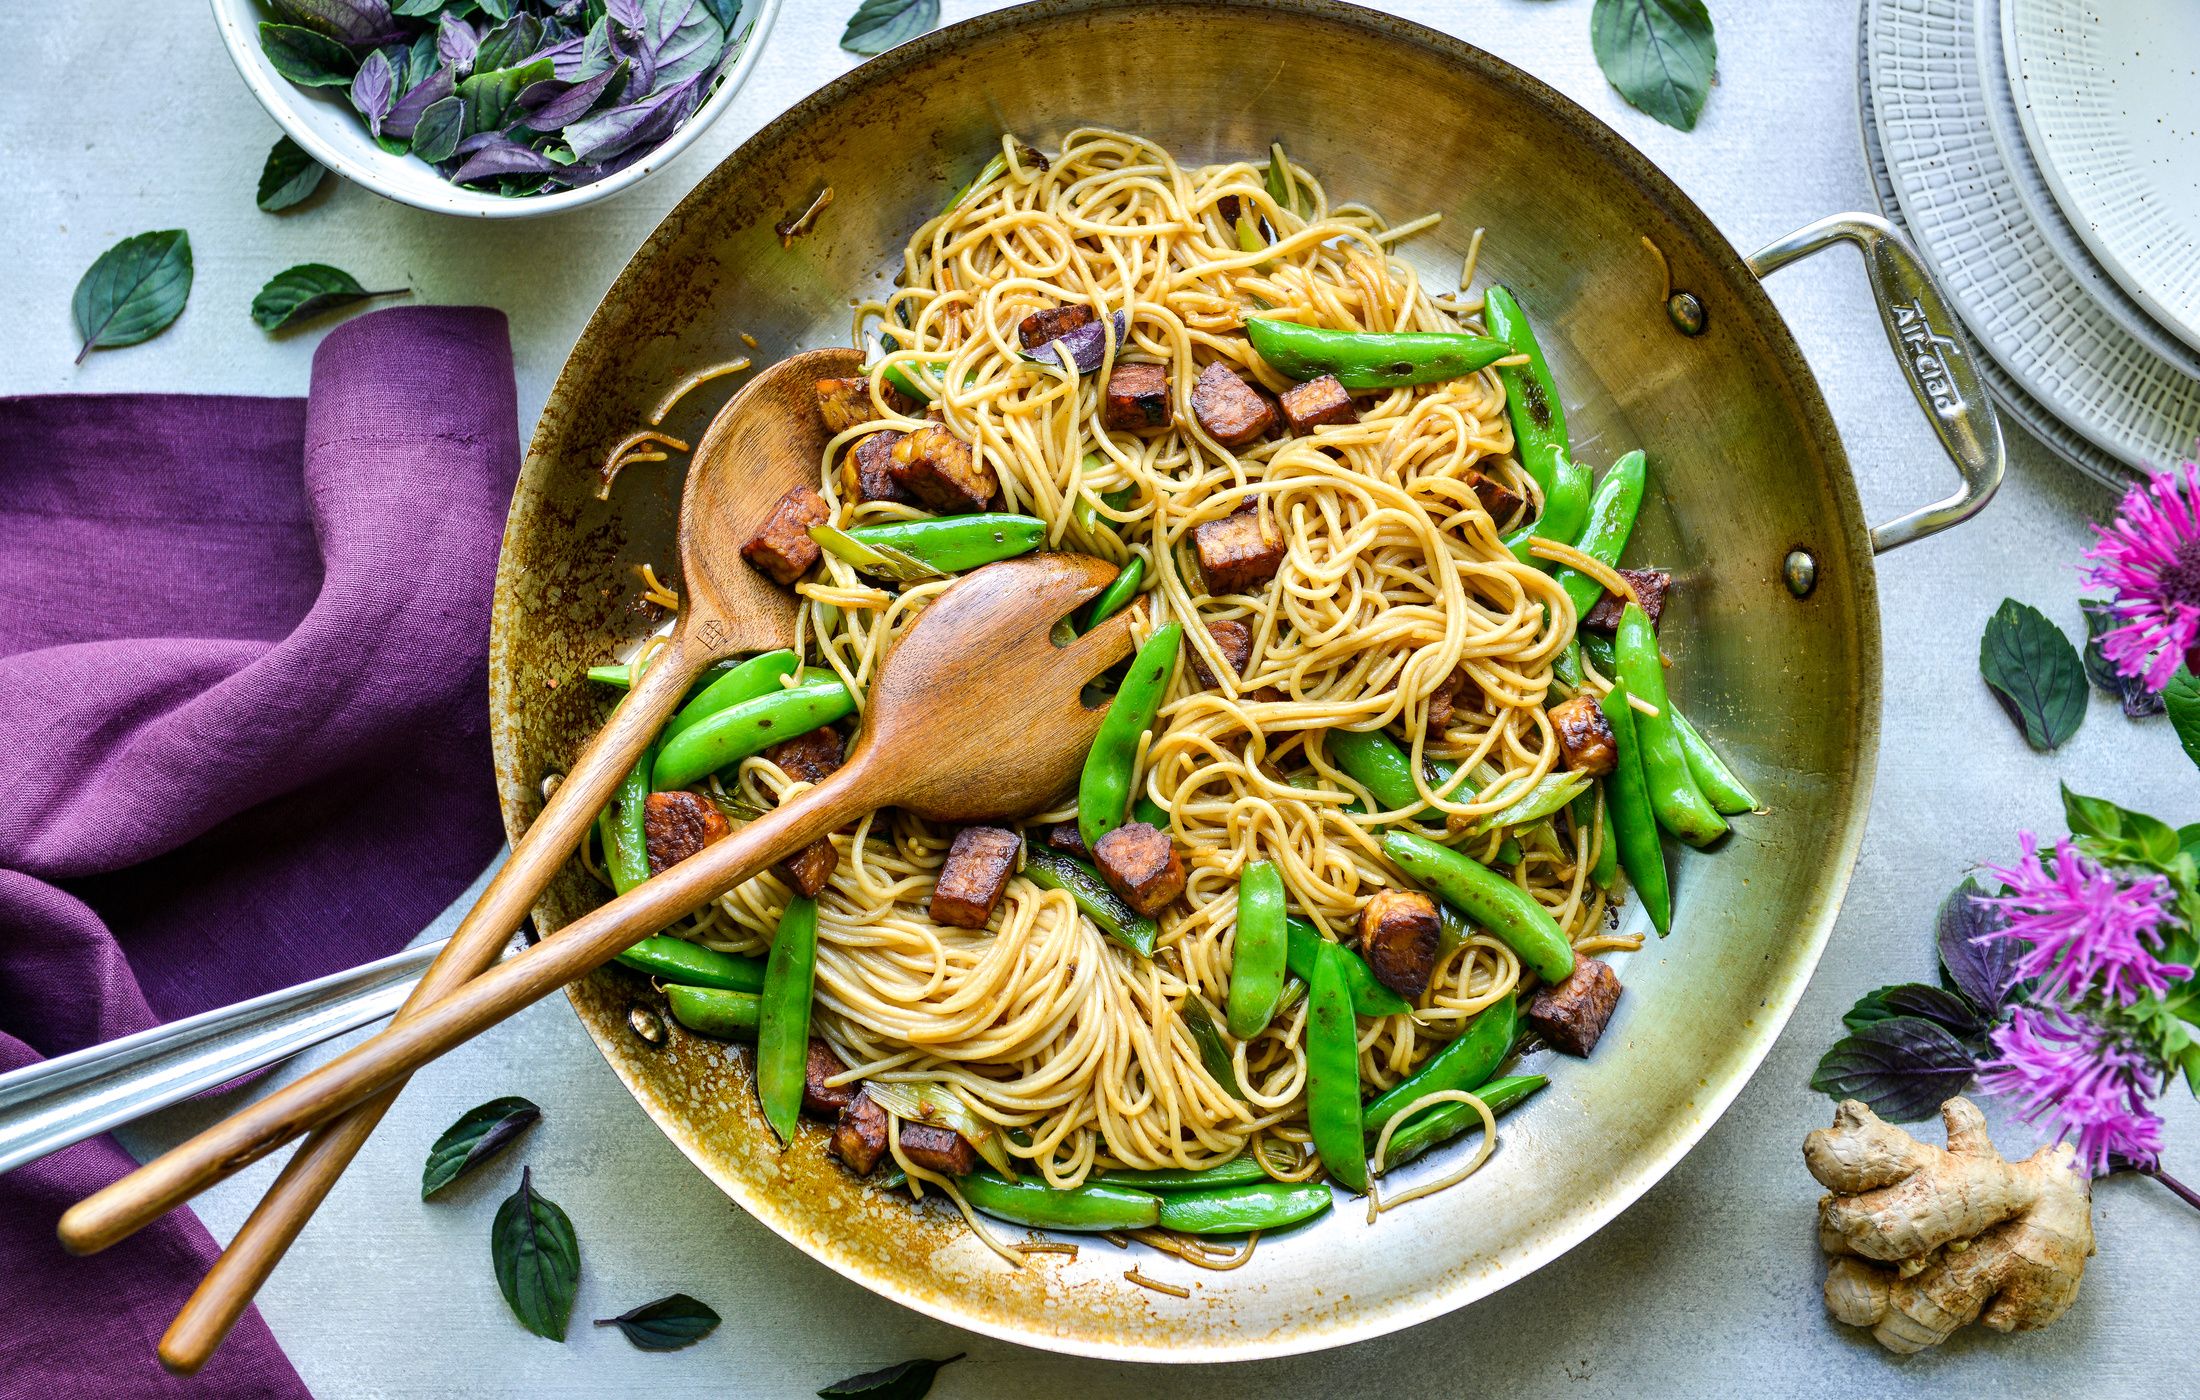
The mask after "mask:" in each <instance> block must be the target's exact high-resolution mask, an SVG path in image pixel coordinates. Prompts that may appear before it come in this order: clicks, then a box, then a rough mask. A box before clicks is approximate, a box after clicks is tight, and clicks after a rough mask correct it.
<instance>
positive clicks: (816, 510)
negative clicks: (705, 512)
mask: <svg viewBox="0 0 2200 1400" xmlns="http://www.w3.org/2000/svg"><path fill="white" fill-rule="evenodd" d="M832 514H833V512H832V509H831V508H830V507H828V506H827V505H826V504H825V498H824V497H823V496H820V495H818V494H817V492H815V491H813V490H811V489H810V488H809V487H807V486H796V487H794V488H792V489H790V490H789V491H788V492H787V494H786V495H784V496H781V497H780V498H779V499H778V500H777V501H776V502H774V503H773V505H772V511H771V514H770V515H767V516H765V517H764V526H763V528H762V529H760V530H758V531H757V532H756V535H755V537H754V538H752V539H751V540H750V541H749V542H748V543H747V544H745V545H742V546H741V557H742V558H743V559H746V560H748V561H749V563H751V564H752V565H754V566H755V567H756V570H757V572H759V573H761V574H763V575H764V576H765V577H767V578H769V579H770V580H771V581H772V582H774V583H788V584H791V583H793V582H794V581H795V580H796V579H798V578H800V577H802V575H803V573H804V572H805V571H806V570H807V569H808V568H809V567H810V565H812V564H815V563H816V562H817V556H818V553H819V551H818V547H817V541H816V540H813V539H811V538H810V527H811V526H812V525H822V524H824V523H825V522H826V521H827V520H829V519H831V518H832Z"/></svg>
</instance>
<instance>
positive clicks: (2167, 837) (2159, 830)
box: [2062, 783, 2182, 873]
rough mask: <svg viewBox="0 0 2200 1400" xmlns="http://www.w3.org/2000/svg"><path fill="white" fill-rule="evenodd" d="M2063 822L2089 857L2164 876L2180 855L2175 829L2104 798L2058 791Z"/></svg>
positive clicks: (2067, 790)
mask: <svg viewBox="0 0 2200 1400" xmlns="http://www.w3.org/2000/svg"><path fill="white" fill-rule="evenodd" d="M2062 799H2063V820H2064V822H2065V823H2067V824H2068V825H2069V827H2070V834H2071V835H2072V836H2073V837H2075V838H2076V839H2077V842H2078V844H2079V845H2080V846H2081V847H2083V848H2084V849H2085V850H2086V851H2087V852H2088V853H2089V854H2091V855H2093V856H2095V857H2096V858H2098V859H2101V860H2105V861H2111V862H2115V863H2119V864H2124V865H2145V866H2151V867H2153V868H2154V869H2156V870H2160V871H2163V872H2164V873H2167V872H2168V871H2169V869H2170V867H2171V866H2172V865H2174V864H2176V862H2177V858H2178V856H2179V855H2180V854H2181V852H2182V846H2181V843H2180V842H2179V841H2178V838H2177V829H2176V828H2175V827H2173V826H2171V825H2170V824H2169V823H2168V822H2165V821H2162V820H2161V819H2159V818H2157V817H2150V816H2148V815H2147V814H2146V813H2144V812H2134V811H2132V810H2131V809H2130V808H2128V807H2119V806H2117V805H2116V804H2115V803H2113V802H2111V801H2109V800H2108V799H2107V798H2105V797H2087V796H2085V795H2084V794H2083V793H2077V792H2072V791H2071V790H2070V784H2068V783H2064V784H2063V789H2062Z"/></svg>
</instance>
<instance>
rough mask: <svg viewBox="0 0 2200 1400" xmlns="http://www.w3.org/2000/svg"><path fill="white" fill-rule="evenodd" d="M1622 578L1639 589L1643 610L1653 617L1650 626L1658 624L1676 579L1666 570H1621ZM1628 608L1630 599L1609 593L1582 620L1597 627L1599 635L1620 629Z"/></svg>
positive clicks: (1637, 596)
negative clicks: (1668, 593) (1622, 613)
mask: <svg viewBox="0 0 2200 1400" xmlns="http://www.w3.org/2000/svg"><path fill="white" fill-rule="evenodd" d="M1619 576H1620V577H1621V578H1623V579H1626V580H1627V582H1628V583H1630V584H1632V585H1633V586H1634V589H1635V597H1636V598H1637V599H1638V600H1640V601H1641V603H1642V610H1643V611H1644V612H1646V613H1648V614H1649V615H1650V625H1651V626H1652V627H1655V626H1657V625H1658V618H1659V617H1660V616H1661V615H1663V614H1664V612H1665V594H1666V591H1667V590H1668V589H1670V588H1671V587H1672V586H1673V576H1672V575H1671V574H1669V573H1667V572H1666V571H1665V570H1663V569H1621V570H1620V571H1619ZM1626 607H1627V600H1626V599H1625V598H1622V597H1620V596H1619V595H1617V594H1615V593H1607V594H1605V595H1604V596H1603V597H1601V598H1599V599H1597V605H1596V606H1595V607H1593V608H1591V609H1589V615H1588V616H1587V617H1585V618H1583V619H1581V625H1582V626H1584V627H1594V628H1596V629H1597V630H1598V631H1599V632H1610V631H1613V630H1614V629H1616V628H1617V627H1618V626H1619V616H1620V613H1621V612H1622V611H1624V610H1625V609H1626Z"/></svg>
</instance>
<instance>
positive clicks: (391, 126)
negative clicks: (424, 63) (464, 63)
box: [382, 68, 458, 141]
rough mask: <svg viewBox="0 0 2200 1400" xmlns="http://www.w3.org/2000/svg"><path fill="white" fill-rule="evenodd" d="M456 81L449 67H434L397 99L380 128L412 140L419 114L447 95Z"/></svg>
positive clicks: (402, 138)
mask: <svg viewBox="0 0 2200 1400" xmlns="http://www.w3.org/2000/svg"><path fill="white" fill-rule="evenodd" d="M457 82H458V80H457V78H456V77H455V76H454V75H453V74H452V72H451V70H450V69H448V68H438V69H436V70H435V71H434V72H433V73H430V74H429V75H428V76H427V77H426V78H423V79H422V80H421V81H420V82H419V83H418V84H417V85H415V86H414V87H412V88H410V89H409V90H407V92H406V93H405V95H404V96H403V97H400V98H398V99H397V105H395V106H393V107H391V108H390V114H389V115H388V116H386V117H384V118H383V119H382V130H384V131H385V132H387V133H389V134H390V135H392V136H395V137H397V138H399V139H400V140H404V141H410V140H412V138H413V132H414V131H416V130H418V129H419V127H420V114H421V113H422V112H425V111H427V110H428V109H429V108H430V107H432V106H434V105H435V104H436V103H438V102H441V101H442V100H443V99H444V98H446V97H449V96H450V95H451V90H452V88H454V87H456V86H457Z"/></svg>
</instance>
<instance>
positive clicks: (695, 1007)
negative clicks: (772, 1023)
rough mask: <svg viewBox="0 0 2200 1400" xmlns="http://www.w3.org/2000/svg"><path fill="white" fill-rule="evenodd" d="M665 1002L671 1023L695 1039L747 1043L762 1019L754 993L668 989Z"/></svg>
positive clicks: (707, 988) (680, 988)
mask: <svg viewBox="0 0 2200 1400" xmlns="http://www.w3.org/2000/svg"><path fill="white" fill-rule="evenodd" d="M665 1000H666V1001H667V1002H669V1003H670V1004H671V1006H672V1019H673V1020H675V1021H678V1022H679V1023H680V1024H681V1025H683V1026H686V1027H687V1028H688V1029H689V1030H691V1031H694V1032H695V1033H696V1034H698V1035H713V1036H716V1037H718V1038H719V1039H720V1040H747V1039H748V1038H749V1037H751V1036H753V1035H755V1034H756V1025H757V1022H758V1021H760V1020H761V1019H763V1011H762V1006H763V1003H762V1001H761V1000H760V999H759V998H758V996H757V994H756V993H754V992H735V991H728V990H726V989H724V988H721V987H667V988H665Z"/></svg>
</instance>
